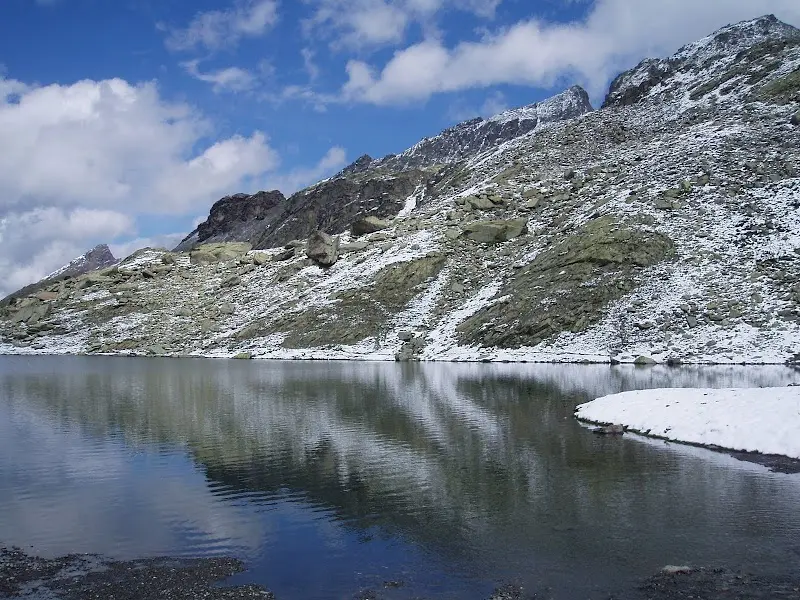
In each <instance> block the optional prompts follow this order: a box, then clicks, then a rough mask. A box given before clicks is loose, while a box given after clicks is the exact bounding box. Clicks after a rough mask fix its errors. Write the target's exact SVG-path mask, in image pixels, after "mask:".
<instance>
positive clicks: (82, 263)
mask: <svg viewBox="0 0 800 600" xmlns="http://www.w3.org/2000/svg"><path fill="white" fill-rule="evenodd" d="M117 262H118V261H117V259H116V258H114V255H113V254H112V253H111V249H110V248H109V247H108V245H107V244H99V245H97V246H95V247H94V248H92V249H91V250H89V251H88V252H86V253H85V254H82V255H80V256H79V257H77V258H73V259H72V260H71V261H69V262H68V263H67V264H66V265H64V266H63V267H61V268H60V269H58V270H56V271H53V272H52V273H50V275H48V276H47V277H46V278H45V279H49V280H53V279H65V278H69V277H77V276H78V275H83V274H84V273H89V272H90V271H96V270H97V269H102V268H103V267H110V266H111V265H113V264H116V263H117Z"/></svg>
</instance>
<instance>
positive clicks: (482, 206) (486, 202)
mask: <svg viewBox="0 0 800 600" xmlns="http://www.w3.org/2000/svg"><path fill="white" fill-rule="evenodd" d="M466 204H467V206H468V207H470V208H472V209H474V210H491V209H493V208H494V207H495V204H494V202H492V201H491V200H490V199H489V198H488V197H486V196H469V197H468V198H467V201H466Z"/></svg>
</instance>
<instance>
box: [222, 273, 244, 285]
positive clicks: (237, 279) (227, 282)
mask: <svg viewBox="0 0 800 600" xmlns="http://www.w3.org/2000/svg"><path fill="white" fill-rule="evenodd" d="M240 283H242V278H241V277H239V276H238V275H232V276H231V277H228V278H227V279H226V280H225V281H223V282H222V287H235V286H237V285H239V284H240Z"/></svg>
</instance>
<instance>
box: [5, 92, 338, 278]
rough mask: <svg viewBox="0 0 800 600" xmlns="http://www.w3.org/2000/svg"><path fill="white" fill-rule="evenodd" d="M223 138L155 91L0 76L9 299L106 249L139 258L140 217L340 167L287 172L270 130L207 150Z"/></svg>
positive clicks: (189, 209) (332, 158)
mask: <svg viewBox="0 0 800 600" xmlns="http://www.w3.org/2000/svg"><path fill="white" fill-rule="evenodd" d="M214 133H215V132H214V129H213V127H212V126H211V124H210V123H209V122H208V121H207V120H206V119H204V118H203V116H202V115H200V114H199V113H198V112H197V111H196V109H194V108H192V107H191V106H189V105H186V104H183V103H174V102H168V101H166V100H164V99H163V98H162V97H161V96H160V94H159V91H158V88H157V86H156V85H155V84H153V83H143V84H139V85H132V84H130V83H128V82H126V81H124V80H121V79H112V80H107V81H90V80H86V81H79V82H77V83H74V84H71V85H56V84H53V85H46V86H34V85H27V84H25V83H23V82H20V81H17V80H13V79H5V78H2V77H0V139H3V140H13V143H8V144H0V293H3V292H5V293H8V292H10V291H12V290H14V289H17V288H19V287H21V286H22V285H25V284H27V283H30V282H32V281H35V280H37V279H39V278H41V277H43V276H44V275H46V274H48V273H50V272H52V271H54V270H55V269H57V268H58V267H60V266H62V265H63V264H65V263H66V262H68V261H69V260H70V259H72V258H74V257H75V256H79V255H80V254H82V253H83V252H85V251H86V250H87V249H88V248H91V247H92V246H94V245H95V244H97V243H101V242H107V243H108V242H115V241H116V242H117V244H120V245H121V246H119V247H122V246H124V248H125V251H127V250H131V249H135V248H134V246H135V245H136V244H135V243H133V242H131V243H127V244H126V243H125V242H124V241H123V242H120V241H119V240H120V239H123V240H124V238H129V239H130V238H133V237H135V236H137V235H138V233H137V228H136V217H138V216H140V215H152V214H163V215H178V216H181V215H193V214H197V213H198V212H203V211H205V210H207V209H208V207H209V206H210V205H211V203H212V202H213V201H215V200H217V199H219V198H220V197H221V196H224V195H226V194H230V193H233V192H235V191H256V189H258V187H259V186H260V185H261V184H262V183H263V182H265V181H266V182H270V179H271V178H272V179H275V183H274V184H273V185H272V187H280V185H283V186H288V187H294V186H296V185H300V184H303V183H311V182H312V181H311V180H313V179H314V178H315V177H316V176H317V175H319V174H324V173H327V172H328V171H330V170H331V169H333V168H335V166H337V165H338V164H339V163H341V162H342V160H343V154H344V153H343V151H341V149H334V150H332V151H331V152H329V153H328V155H326V159H324V160H323V161H321V162H320V163H319V164H318V165H315V166H313V167H311V168H308V169H299V170H295V171H288V173H280V172H278V169H279V168H280V164H281V160H280V156H279V154H278V153H277V152H276V151H275V150H274V149H273V148H272V147H271V146H270V144H269V140H268V138H267V136H266V135H265V134H264V133H263V132H260V131H254V132H252V133H250V134H249V135H234V136H231V137H227V138H223V139H219V140H218V141H216V142H213V143H209V142H204V140H206V139H207V138H208V137H211V136H213V135H214ZM278 184H280V185H278ZM139 243H146V240H140V241H139Z"/></svg>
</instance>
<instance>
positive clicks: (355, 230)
mask: <svg viewBox="0 0 800 600" xmlns="http://www.w3.org/2000/svg"><path fill="white" fill-rule="evenodd" d="M388 226H389V223H387V222H386V221H384V220H383V219H379V218H378V217H372V216H370V217H364V218H363V219H359V220H358V221H356V222H355V223H353V224H352V225H351V226H350V232H351V233H352V234H353V235H354V236H359V235H365V234H367V233H375V232H376V231H381V230H382V229H386V228H387V227H388Z"/></svg>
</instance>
